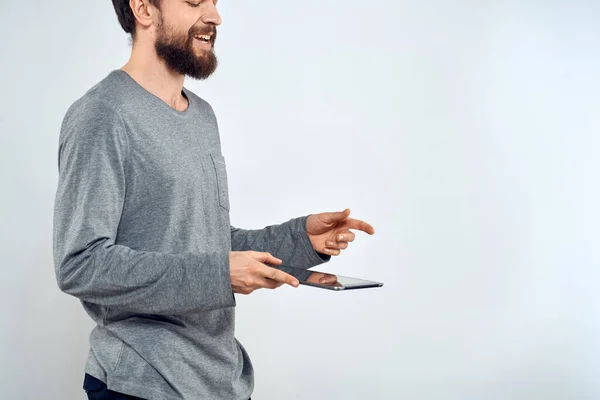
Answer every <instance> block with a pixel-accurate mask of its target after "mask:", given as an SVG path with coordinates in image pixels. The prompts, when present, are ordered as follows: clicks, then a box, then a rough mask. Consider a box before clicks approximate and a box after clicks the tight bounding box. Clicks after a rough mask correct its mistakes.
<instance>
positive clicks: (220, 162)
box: [210, 153, 229, 211]
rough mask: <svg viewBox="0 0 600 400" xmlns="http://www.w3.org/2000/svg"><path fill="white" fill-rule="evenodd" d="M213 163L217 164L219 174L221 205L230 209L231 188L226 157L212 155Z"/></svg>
mask: <svg viewBox="0 0 600 400" xmlns="http://www.w3.org/2000/svg"><path fill="white" fill-rule="evenodd" d="M210 158H211V159H212V162H213V165H214V166H215V172H216V174H217V186H218V188H217V191H218V194H219V205H220V206H221V207H223V208H224V209H226V210H227V211H229V190H228V188H227V169H226V165H225V158H224V157H223V156H222V155H219V154H212V153H211V155H210Z"/></svg>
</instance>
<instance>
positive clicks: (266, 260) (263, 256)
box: [251, 251, 283, 265]
mask: <svg viewBox="0 0 600 400" xmlns="http://www.w3.org/2000/svg"><path fill="white" fill-rule="evenodd" d="M251 256H252V258H254V259H255V260H256V261H260V262H261V263H263V264H271V265H280V264H281V263H282V262H283V261H282V260H281V259H279V258H277V257H274V256H273V255H272V254H271V253H267V252H258V251H254V252H251Z"/></svg>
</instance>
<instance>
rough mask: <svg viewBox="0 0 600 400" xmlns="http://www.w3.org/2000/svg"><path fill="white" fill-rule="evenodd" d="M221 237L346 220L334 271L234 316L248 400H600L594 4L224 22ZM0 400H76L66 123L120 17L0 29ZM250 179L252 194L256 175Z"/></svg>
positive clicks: (115, 54)
mask: <svg viewBox="0 0 600 400" xmlns="http://www.w3.org/2000/svg"><path fill="white" fill-rule="evenodd" d="M219 5H220V11H221V13H222V16H223V19H224V24H223V26H222V27H221V29H220V35H219V38H218V40H217V49H218V55H219V57H220V61H221V67H220V68H219V70H218V72H217V73H216V74H215V75H214V76H213V77H212V78H211V79H210V80H208V81H207V82H195V81H188V82H187V83H186V85H187V86H188V87H189V88H190V89H192V90H194V91H195V92H196V93H197V94H199V95H200V96H202V97H203V98H205V99H206V100H208V101H209V102H210V103H211V104H212V105H213V107H214V109H215V112H216V114H217V117H218V119H219V122H220V132H221V138H222V144H223V153H224V155H225V157H226V159H227V162H228V167H229V169H228V172H229V182H230V195H231V204H232V210H231V217H232V223H233V224H234V225H236V226H240V227H244V228H261V227H264V226H266V225H269V224H274V223H279V222H284V221H286V220H288V219H289V218H292V217H295V216H300V215H304V214H308V213H315V212H322V211H334V210H342V209H344V208H345V207H350V208H351V209H352V210H353V213H352V216H354V217H356V218H362V219H365V220H367V221H369V222H370V223H372V224H373V225H374V226H375V228H376V230H377V233H376V235H375V236H367V235H366V234H360V233H359V234H358V235H357V240H356V242H355V243H354V244H353V245H352V246H351V248H350V249H349V250H347V251H346V252H345V253H344V254H343V256H341V257H339V258H336V259H334V260H333V261H332V262H331V263H330V264H329V265H327V269H326V270H327V271H331V272H334V273H338V274H346V275H350V276H358V277H364V278H369V279H375V280H381V281H383V282H385V286H384V287H383V288H380V289H371V290H364V291H354V292H348V293H335V292H330V291H324V290H318V289H313V288H309V287H300V288H298V289H293V288H287V287H286V288H281V289H279V290H277V291H259V292H256V293H254V294H252V295H251V296H249V297H241V296H240V297H238V309H237V312H238V313H237V327H236V329H237V330H236V332H237V337H238V339H239V340H240V341H241V342H242V343H243V344H244V345H245V346H246V348H247V349H248V350H249V352H250V355H251V357H252V360H253V362H254V366H255V369H256V391H255V393H254V395H253V398H256V399H258V400H261V399H324V400H325V399H418V400H421V399H422V400H429V399H444V400H445V399H457V400H463V399H523V400H532V399H534V400H535V399H543V400H546V399H597V398H600V381H599V380H598V373H599V371H600V323H599V316H598V315H599V311H600V293H599V289H600V283H599V279H600V273H599V266H600V255H599V250H598V247H599V246H598V226H599V225H600V215H599V214H600V213H599V211H598V204H600V190H599V188H598V186H599V185H598V171H599V167H600V162H599V161H598V151H599V145H600V138H599V135H598V132H599V128H600V123H599V120H600V97H599V90H600V74H599V71H600V57H599V51H598V40H599V34H600V28H599V24H598V21H599V20H600V5H599V3H598V2H597V1H592V0H590V1H583V0H570V1H567V0H556V1H531V0H530V1H516V0H509V1H502V2H499V1H493V0H478V1H475V0H472V1H468V0H459V1H451V2H450V1H445V0H427V1H404V0H380V1H365V0H363V1H359V0H346V1H339V0H333V1H317V0H306V1H302V2H289V1H276V0H262V1H252V2H249V1H232V0H222V1H221V2H220V3H219ZM0 12H1V15H2V17H1V21H0V22H1V23H0V38H1V39H0V40H1V42H0V43H1V46H0V48H1V55H0V92H1V97H0V131H1V141H0V149H1V154H0V166H1V171H0V178H1V179H2V181H1V186H0V187H1V191H2V193H1V196H0V205H1V207H0V213H1V219H0V225H1V226H0V229H1V231H0V234H1V235H2V236H1V238H0V239H1V240H0V244H1V258H0V263H1V268H0V282H1V285H2V287H1V291H0V293H1V296H2V297H1V302H0V304H1V307H2V308H1V310H0V311H1V314H0V318H1V321H2V322H1V323H2V328H1V330H0V335H1V338H0V346H1V349H0V350H1V354H0V365H1V371H0V380H1V382H0V398H2V399H34V398H44V399H61V400H62V399H84V398H85V396H84V393H83V391H82V389H81V385H82V379H83V367H84V364H85V359H86V356H87V351H88V334H89V332H90V330H91V328H92V324H91V320H89V318H88V317H87V315H86V314H85V313H84V311H83V309H82V308H81V306H80V304H79V302H78V300H77V299H75V298H74V297H70V296H68V295H66V294H63V293H62V292H60V291H59V289H58V287H57V285H56V282H55V279H54V267H53V264H52V254H51V251H52V249H51V234H52V208H53V201H54V193H55V188H56V184H57V146H58V134H59V128H60V123H61V121H62V118H63V116H64V113H65V111H66V109H67V108H68V106H69V105H70V104H71V103H72V102H73V101H75V100H76V99H77V98H78V97H80V96H81V95H83V93H84V92H85V91H86V90H87V89H88V88H90V87H91V86H92V85H93V84H95V83H96V82H98V81H99V80H100V79H102V78H103V77H105V76H106V74H107V73H108V72H109V71H110V70H112V69H115V68H119V67H121V66H122V65H123V64H124V63H125V62H126V61H127V59H128V56H129V51H130V50H129V47H128V42H127V36H126V35H125V34H124V33H123V32H122V31H121V29H120V27H119V25H118V23H117V20H116V17H115V15H114V11H113V9H112V5H111V2H110V1H108V0H105V1H74V0H73V1H66V0H53V1H38V2H24V1H8V2H7V1H6V0H3V1H2V5H1V7H0ZM257 176H260V177H261V178H260V179H257V178H256V177H257Z"/></svg>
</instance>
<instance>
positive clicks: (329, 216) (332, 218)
mask: <svg viewBox="0 0 600 400" xmlns="http://www.w3.org/2000/svg"><path fill="white" fill-rule="evenodd" d="M349 215H350V209H349V208H346V209H345V210H344V211H336V212H329V213H325V215H324V216H323V220H324V221H325V222H327V223H331V222H336V221H341V220H343V219H346V218H348V216H349Z"/></svg>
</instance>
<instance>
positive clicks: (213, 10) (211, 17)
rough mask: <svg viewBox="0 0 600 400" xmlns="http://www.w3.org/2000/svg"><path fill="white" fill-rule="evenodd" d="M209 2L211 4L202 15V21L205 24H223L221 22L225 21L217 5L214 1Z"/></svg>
mask: <svg viewBox="0 0 600 400" xmlns="http://www.w3.org/2000/svg"><path fill="white" fill-rule="evenodd" d="M209 3H210V6H209V8H208V10H206V12H205V13H204V14H203V15H202V18H201V19H202V22H204V23H205V24H213V25H221V22H223V21H222V20H221V16H220V15H219V12H218V11H217V6H216V5H214V4H212V2H209Z"/></svg>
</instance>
